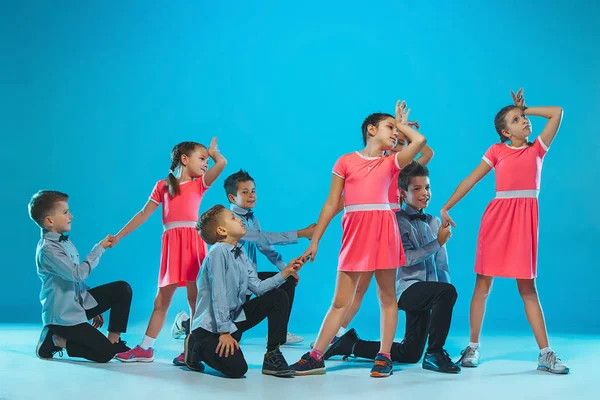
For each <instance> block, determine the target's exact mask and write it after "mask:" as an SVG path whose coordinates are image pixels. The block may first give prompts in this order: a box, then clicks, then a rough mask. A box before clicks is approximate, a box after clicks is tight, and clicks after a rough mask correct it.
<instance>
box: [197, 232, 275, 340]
mask: <svg viewBox="0 0 600 400" xmlns="http://www.w3.org/2000/svg"><path fill="white" fill-rule="evenodd" d="M236 247H239V248H240V249H241V252H240V255H239V257H237V258H236V257H235V254H234V253H235V251H234V246H232V245H231V244H229V243H224V242H218V243H215V244H214V245H213V246H212V247H211V248H210V250H209V251H208V254H207V255H206V258H205V259H204V262H203V263H202V268H200V274H199V275H198V280H197V286H198V299H197V300H196V312H195V313H194V320H193V321H192V330H193V329H197V328H203V329H206V330H207V331H209V332H212V333H223V332H229V333H233V332H235V331H237V327H236V326H235V322H240V321H245V320H246V314H244V309H243V308H242V306H243V305H244V303H245V302H246V294H247V293H248V290H250V292H252V293H254V294H255V295H257V296H261V295H263V294H264V293H266V292H268V291H269V290H271V289H275V288H277V287H279V286H281V284H283V282H285V280H284V279H283V276H282V275H281V273H279V274H277V275H275V276H273V277H271V278H269V279H265V280H264V281H261V280H260V279H259V278H258V275H257V273H256V269H255V268H254V266H253V265H252V262H250V260H249V259H248V257H247V256H246V253H245V252H244V250H243V249H242V247H241V244H239V243H238V245H237V246H236Z"/></svg>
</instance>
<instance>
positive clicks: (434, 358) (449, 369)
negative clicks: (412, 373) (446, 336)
mask: <svg viewBox="0 0 600 400" xmlns="http://www.w3.org/2000/svg"><path fill="white" fill-rule="evenodd" d="M423 369H428V370H430V371H435V372H443V373H446V374H458V373H459V372H460V367H459V366H458V365H456V364H455V363H454V362H453V361H452V360H451V359H450V356H449V355H448V353H447V352H446V350H442V351H440V352H439V353H425V357H424V358H423Z"/></svg>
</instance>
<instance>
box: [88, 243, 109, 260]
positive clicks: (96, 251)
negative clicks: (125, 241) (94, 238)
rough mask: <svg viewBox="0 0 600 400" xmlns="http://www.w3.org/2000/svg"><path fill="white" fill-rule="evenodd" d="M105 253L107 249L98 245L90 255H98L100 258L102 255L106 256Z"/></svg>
mask: <svg viewBox="0 0 600 400" xmlns="http://www.w3.org/2000/svg"><path fill="white" fill-rule="evenodd" d="M105 251H106V249H105V248H104V247H102V246H100V245H99V244H97V245H95V246H94V248H92V251H91V252H90V254H94V255H97V256H98V257H100V256H101V255H102V254H104V252H105Z"/></svg>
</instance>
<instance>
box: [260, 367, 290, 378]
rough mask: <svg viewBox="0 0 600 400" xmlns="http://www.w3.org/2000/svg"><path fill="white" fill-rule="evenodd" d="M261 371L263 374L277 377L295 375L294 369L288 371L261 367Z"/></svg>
mask: <svg viewBox="0 0 600 400" xmlns="http://www.w3.org/2000/svg"><path fill="white" fill-rule="evenodd" d="M262 373H263V374H264V375H271V376H277V377H279V378H293V377H294V376H295V375H296V371H294V370H293V369H291V370H288V371H270V370H268V369H263V370H262Z"/></svg>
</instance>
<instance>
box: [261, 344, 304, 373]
mask: <svg viewBox="0 0 600 400" xmlns="http://www.w3.org/2000/svg"><path fill="white" fill-rule="evenodd" d="M262 373H263V374H265V375H273V376H279V377H284V378H288V377H293V376H294V375H296V371H294V370H293V369H291V368H290V366H289V365H288V363H287V361H285V358H284V357H283V354H281V351H279V349H275V350H271V351H268V352H267V353H266V354H265V361H263V366H262Z"/></svg>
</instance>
